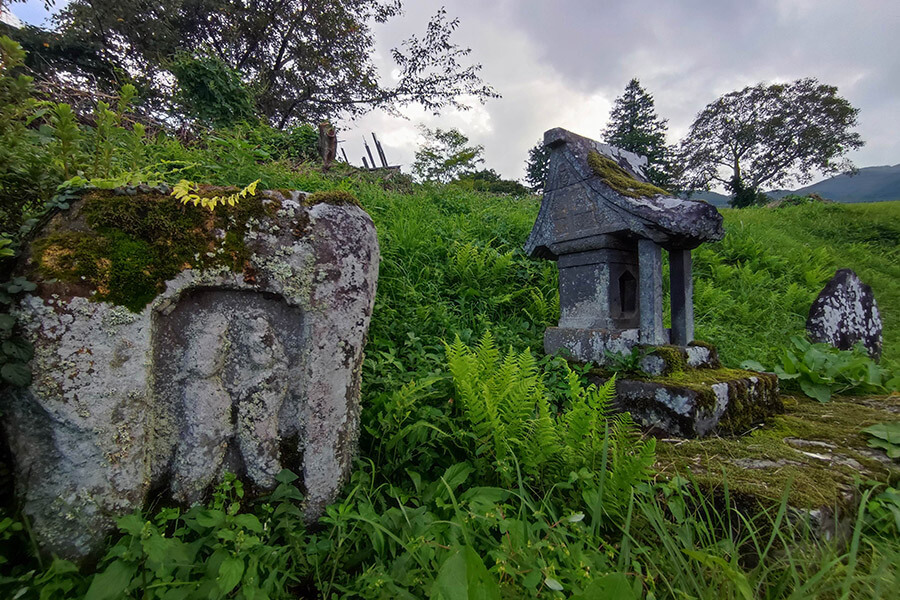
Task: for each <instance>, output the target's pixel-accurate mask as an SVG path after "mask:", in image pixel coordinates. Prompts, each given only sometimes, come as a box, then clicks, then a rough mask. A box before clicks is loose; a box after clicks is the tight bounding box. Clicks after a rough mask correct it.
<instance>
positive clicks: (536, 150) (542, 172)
mask: <svg viewBox="0 0 900 600" xmlns="http://www.w3.org/2000/svg"><path fill="white" fill-rule="evenodd" d="M549 169H550V148H547V147H546V146H544V142H543V141H538V143H537V144H535V146H534V147H533V148H531V150H529V151H528V160H527V161H526V162H525V181H526V182H527V183H528V185H530V186H531V189H532V190H533V191H535V192H542V191H543V190H544V185H545V184H546V182H547V172H548V170H549Z"/></svg>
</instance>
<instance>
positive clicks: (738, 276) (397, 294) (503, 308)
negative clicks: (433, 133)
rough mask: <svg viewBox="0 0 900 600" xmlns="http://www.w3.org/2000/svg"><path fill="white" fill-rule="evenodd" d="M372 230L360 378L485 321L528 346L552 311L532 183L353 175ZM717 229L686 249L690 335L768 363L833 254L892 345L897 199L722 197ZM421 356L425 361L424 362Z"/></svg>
mask: <svg viewBox="0 0 900 600" xmlns="http://www.w3.org/2000/svg"><path fill="white" fill-rule="evenodd" d="M358 194H359V196H360V198H361V200H362V203H363V205H364V207H365V208H366V209H367V210H369V212H370V213H371V214H372V216H373V218H374V220H375V222H376V225H377V227H378V231H379V239H380V242H381V248H382V254H383V261H382V267H381V276H380V280H379V284H378V297H377V299H376V307H375V313H374V316H373V322H372V328H371V331H370V343H369V346H368V347H367V356H368V357H369V358H368V359H367V363H368V364H367V369H366V377H365V379H364V381H366V385H367V387H368V386H370V385H371V386H374V387H375V388H376V389H378V388H381V389H385V388H382V384H384V385H385V386H386V385H387V383H388V382H387V380H388V379H390V377H391V375H390V373H391V372H393V373H395V374H396V376H399V377H401V378H404V377H403V375H401V373H403V372H404V371H419V373H420V374H421V372H422V371H426V372H430V371H431V370H432V368H435V369H439V363H440V360H441V358H442V354H443V345H442V342H441V340H449V341H452V339H453V336H454V335H456V334H459V335H461V336H462V337H463V339H464V341H474V340H476V339H477V338H478V336H480V335H481V333H482V332H483V331H484V330H485V329H491V330H492V332H493V333H494V335H495V337H496V338H497V339H498V342H500V344H501V345H502V346H513V347H516V348H518V349H521V348H524V347H530V348H532V350H533V351H535V352H537V353H540V352H541V346H542V337H543V331H544V329H545V328H546V327H547V326H548V325H551V324H555V323H556V321H557V320H558V318H559V313H558V310H559V309H558V292H557V279H556V278H557V274H556V265H555V264H553V263H552V262H549V261H535V260H530V259H528V258H527V257H525V256H524V254H523V253H522V250H521V248H522V244H523V243H524V242H525V239H526V237H527V235H528V232H529V231H530V229H531V226H532V224H533V222H534V218H535V217H536V215H537V209H538V207H539V199H538V198H536V197H526V198H518V199H516V198H509V197H498V196H491V195H489V194H479V193H473V192H466V191H463V190H460V189H458V188H453V187H450V186H448V187H436V188H417V189H416V190H415V191H414V192H413V193H412V194H410V195H401V194H396V193H386V192H384V191H382V190H380V189H378V190H376V189H375V188H374V186H364V187H360V188H359V189H358ZM722 212H723V214H724V216H725V227H726V232H727V233H726V236H725V239H724V240H723V241H722V242H719V243H716V244H711V245H707V246H704V247H701V248H700V249H698V250H697V251H696V252H695V279H696V282H695V312H696V321H697V336H698V338H700V339H705V340H708V341H710V342H713V343H715V344H716V345H718V346H719V348H720V351H721V354H722V358H723V360H724V361H725V362H726V363H727V364H729V365H733V366H736V365H738V364H739V363H740V362H741V361H742V360H745V359H749V358H753V359H756V360H759V361H761V362H763V363H764V364H773V363H774V361H775V360H776V358H777V357H778V356H779V354H780V349H781V348H784V347H785V346H786V345H787V344H788V343H789V338H790V337H791V336H793V335H803V333H804V331H805V321H806V315H807V312H808V310H809V307H810V305H811V304H812V301H813V300H814V299H815V297H816V295H817V294H818V293H819V291H820V290H821V289H822V287H823V286H824V285H825V283H826V282H827V281H828V279H830V278H831V277H832V276H833V275H834V272H835V271H836V270H837V269H839V268H847V267H849V268H852V269H854V270H855V271H856V272H857V273H858V274H859V275H860V277H861V278H862V279H863V281H865V282H866V283H868V284H870V285H871V286H872V288H873V289H874V292H875V296H876V298H877V299H878V302H879V306H880V308H881V312H882V316H883V319H884V322H885V345H884V358H885V360H886V361H887V362H892V363H896V362H898V359H900V352H898V351H900V203H898V202H894V203H882V204H866V205H840V204H828V205H808V206H797V207H789V208H783V209H778V210H772V209H766V208H756V209H743V210H730V209H725V210H723V211H722ZM426 363H430V364H429V365H426Z"/></svg>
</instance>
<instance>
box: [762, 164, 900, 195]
mask: <svg viewBox="0 0 900 600" xmlns="http://www.w3.org/2000/svg"><path fill="white" fill-rule="evenodd" d="M766 194H768V195H769V196H771V197H772V198H783V197H784V196H787V195H788V194H799V195H801V196H802V195H807V194H818V195H820V196H822V197H823V198H827V199H829V200H834V201H835V202H848V203H849V202H884V201H886V200H900V165H894V166H887V165H885V166H882V167H863V168H862V169H859V171H858V172H857V173H856V174H855V175H835V176H834V177H829V178H828V179H825V180H823V181H820V182H818V183H814V184H812V185H808V186H806V187H802V188H800V189H798V190H794V191H790V190H772V191H770V192H766Z"/></svg>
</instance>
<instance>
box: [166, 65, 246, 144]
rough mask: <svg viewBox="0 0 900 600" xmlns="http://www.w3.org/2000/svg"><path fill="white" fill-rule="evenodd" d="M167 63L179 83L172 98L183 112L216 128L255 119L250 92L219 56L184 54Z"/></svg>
mask: <svg viewBox="0 0 900 600" xmlns="http://www.w3.org/2000/svg"><path fill="white" fill-rule="evenodd" d="M168 66H169V71H170V72H171V73H172V74H173V75H174V76H175V79H176V81H177V82H178V91H177V93H176V95H175V100H176V102H177V103H178V104H179V105H180V106H181V109H182V111H183V112H184V113H185V114H187V115H190V116H192V117H194V118H196V119H197V120H199V121H200V122H201V123H203V124H205V125H211V126H213V127H219V128H221V127H231V126H234V125H236V124H238V123H242V122H252V121H254V120H255V119H256V107H255V106H254V100H255V98H254V96H253V93H252V92H251V91H250V90H249V89H248V88H247V86H246V85H245V84H244V83H243V82H242V81H241V76H240V73H238V72H237V71H236V70H234V69H232V68H231V67H229V66H228V65H226V64H225V62H224V61H222V60H221V59H220V58H218V57H216V56H203V57H199V58H195V57H194V56H192V55H190V54H186V53H183V54H178V55H176V56H175V57H174V59H172V60H171V61H170V62H169V65H168Z"/></svg>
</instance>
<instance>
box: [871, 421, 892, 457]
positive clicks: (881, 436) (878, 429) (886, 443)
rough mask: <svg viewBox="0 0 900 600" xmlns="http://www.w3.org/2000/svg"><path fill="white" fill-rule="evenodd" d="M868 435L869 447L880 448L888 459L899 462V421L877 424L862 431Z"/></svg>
mask: <svg viewBox="0 0 900 600" xmlns="http://www.w3.org/2000/svg"><path fill="white" fill-rule="evenodd" d="M863 433H866V434H868V435H869V447H870V448H881V449H882V450H884V451H885V452H886V453H887V455H888V456H889V457H890V458H893V459H895V460H900V421H897V422H894V423H878V424H876V425H872V426H870V427H866V428H865V429H863Z"/></svg>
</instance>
